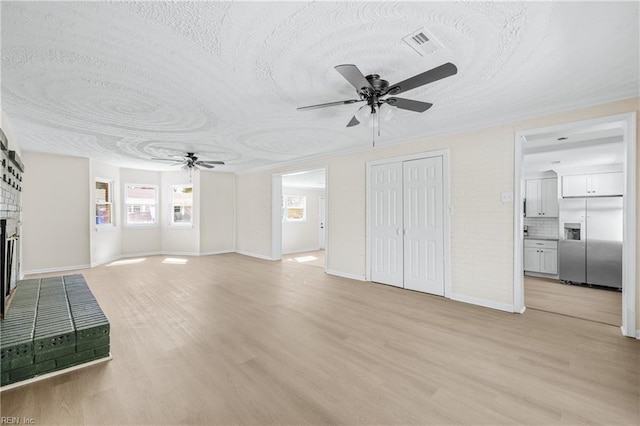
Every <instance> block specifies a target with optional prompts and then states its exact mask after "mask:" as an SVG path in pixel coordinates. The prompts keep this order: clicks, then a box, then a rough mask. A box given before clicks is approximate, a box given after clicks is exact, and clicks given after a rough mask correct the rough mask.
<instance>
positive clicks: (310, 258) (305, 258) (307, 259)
mask: <svg viewBox="0 0 640 426" xmlns="http://www.w3.org/2000/svg"><path fill="white" fill-rule="evenodd" d="M293 260H295V261H296V262H298V263H304V262H312V261H314V260H318V258H317V257H315V256H300V257H294V258H293Z"/></svg>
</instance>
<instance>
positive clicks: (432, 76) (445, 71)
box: [387, 62, 458, 95]
mask: <svg viewBox="0 0 640 426" xmlns="http://www.w3.org/2000/svg"><path fill="white" fill-rule="evenodd" d="M457 73H458V68H457V67H456V66H455V65H453V64H452V63H451V62H447V63H446V64H444V65H440V66H439V67H435V68H433V69H431V70H429V71H425V72H423V73H422V74H418V75H414V76H413V77H411V78H408V79H406V80H404V81H401V82H400V83H396V84H394V85H392V86H389V89H388V90H387V94H389V95H397V94H398V93H402V92H406V91H407V90H411V89H415V88H416V87H420V86H424V85H425V84H428V83H433V82H434V81H438V80H441V79H443V78H447V77H450V76H452V75H454V74H457Z"/></svg>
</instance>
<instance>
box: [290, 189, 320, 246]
mask: <svg viewBox="0 0 640 426" xmlns="http://www.w3.org/2000/svg"><path fill="white" fill-rule="evenodd" d="M324 194H325V191H324V189H312V188H286V187H283V188H282V195H283V196H284V195H304V196H305V197H306V203H307V204H306V209H307V212H306V220H305V221H303V222H282V254H288V253H299V252H304V251H313V250H318V249H320V197H323V196H324Z"/></svg>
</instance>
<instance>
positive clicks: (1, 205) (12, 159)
mask: <svg viewBox="0 0 640 426" xmlns="http://www.w3.org/2000/svg"><path fill="white" fill-rule="evenodd" d="M0 140H1V141H2V142H1V144H0V145H1V146H0V172H1V175H2V180H1V181H0V189H1V191H0V219H18V218H19V216H20V193H21V192H22V172H21V171H20V168H22V167H18V166H17V165H18V164H19V165H20V166H21V164H22V163H21V162H20V159H19V157H17V155H16V154H15V152H14V151H9V150H8V149H7V145H8V144H7V139H6V137H5V136H4V133H3V132H2V130H0Z"/></svg>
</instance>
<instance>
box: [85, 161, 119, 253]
mask: <svg viewBox="0 0 640 426" xmlns="http://www.w3.org/2000/svg"><path fill="white" fill-rule="evenodd" d="M98 178H99V179H106V180H109V181H111V182H113V194H112V195H113V205H114V209H113V210H114V211H113V212H112V214H113V219H114V222H115V223H114V225H100V226H98V225H96V223H95V217H96V208H95V203H96V200H95V182H96V179H98ZM85 179H87V178H85ZM88 180H89V185H90V190H89V202H88V204H87V210H88V211H87V214H88V217H89V220H90V222H91V225H90V233H89V235H90V239H91V266H97V265H101V264H103V263H107V262H111V261H113V260H115V259H118V258H119V257H120V252H121V246H122V241H121V238H122V234H121V230H122V203H121V202H120V200H121V199H122V198H121V194H120V169H119V168H118V167H116V166H112V165H110V164H106V163H102V162H100V161H95V160H90V161H89V177H88Z"/></svg>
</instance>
